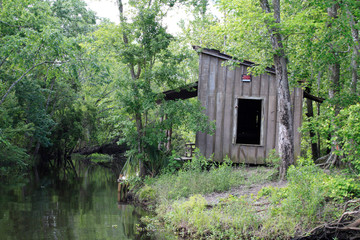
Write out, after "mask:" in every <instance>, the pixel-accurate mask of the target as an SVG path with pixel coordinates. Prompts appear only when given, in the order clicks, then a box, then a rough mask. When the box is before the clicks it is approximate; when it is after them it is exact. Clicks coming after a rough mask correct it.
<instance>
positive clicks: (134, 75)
mask: <svg viewBox="0 0 360 240" xmlns="http://www.w3.org/2000/svg"><path fill="white" fill-rule="evenodd" d="M117 3H118V7H119V14H120V25H121V26H122V28H123V39H122V40H123V42H124V44H125V46H126V45H128V44H129V40H128V37H127V35H126V28H125V25H126V18H125V16H124V5H123V2H122V0H117ZM128 67H129V70H130V73H131V78H132V80H133V81H134V89H136V88H137V85H136V81H137V80H138V78H139V76H140V74H141V67H140V65H138V68H137V73H135V67H134V65H133V64H129V65H128ZM135 99H137V97H136V96H135ZM135 121H136V130H137V134H138V136H137V142H138V153H139V155H140V156H142V153H144V146H143V142H142V138H143V134H144V133H143V128H144V126H143V122H142V116H141V113H140V112H137V113H135ZM145 174H146V171H145V165H144V159H143V157H142V159H139V175H140V176H141V177H143V176H145Z"/></svg>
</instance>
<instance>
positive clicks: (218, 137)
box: [214, 60, 227, 161]
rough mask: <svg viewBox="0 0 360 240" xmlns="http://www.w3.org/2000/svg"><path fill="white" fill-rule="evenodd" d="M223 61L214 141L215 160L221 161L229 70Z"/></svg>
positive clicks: (219, 81) (220, 63)
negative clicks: (226, 79) (227, 72)
mask: <svg viewBox="0 0 360 240" xmlns="http://www.w3.org/2000/svg"><path fill="white" fill-rule="evenodd" d="M222 62H223V61H222V60H221V61H219V64H218V70H217V71H218V79H217V95H216V132H215V141H214V144H215V145H214V159H215V160H218V161H221V160H222V159H223V158H224V157H223V144H222V141H223V140H222V137H223V130H224V129H223V128H224V124H223V122H224V104H225V99H224V96H225V84H226V81H225V77H226V71H227V68H226V67H223V66H222Z"/></svg>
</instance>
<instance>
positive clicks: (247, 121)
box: [236, 98, 262, 145]
mask: <svg viewBox="0 0 360 240" xmlns="http://www.w3.org/2000/svg"><path fill="white" fill-rule="evenodd" d="M261 105H262V100H261V99H242V98H239V99H238V104H237V107H238V108H237V109H238V114H237V131H236V143H239V144H256V145H260V143H261V122H262V121H261V117H262V116H261Z"/></svg>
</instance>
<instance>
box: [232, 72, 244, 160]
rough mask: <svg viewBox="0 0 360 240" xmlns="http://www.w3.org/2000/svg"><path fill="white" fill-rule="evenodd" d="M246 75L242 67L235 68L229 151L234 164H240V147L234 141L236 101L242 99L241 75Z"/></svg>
mask: <svg viewBox="0 0 360 240" xmlns="http://www.w3.org/2000/svg"><path fill="white" fill-rule="evenodd" d="M245 73H246V67H244V66H240V67H237V68H236V76H235V83H234V84H235V85H234V95H233V99H234V105H233V106H234V115H233V122H232V123H233V124H232V129H233V144H232V145H231V146H232V149H231V156H232V158H234V159H235V161H236V162H241V160H240V149H241V145H240V144H236V142H235V140H236V132H237V114H235V113H237V112H238V108H237V106H236V105H237V99H238V98H240V97H243V91H242V90H243V84H244V83H243V82H242V81H241V76H242V74H245Z"/></svg>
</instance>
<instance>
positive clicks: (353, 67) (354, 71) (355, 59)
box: [351, 47, 360, 95]
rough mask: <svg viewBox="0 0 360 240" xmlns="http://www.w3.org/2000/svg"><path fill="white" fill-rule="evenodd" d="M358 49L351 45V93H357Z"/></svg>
mask: <svg viewBox="0 0 360 240" xmlns="http://www.w3.org/2000/svg"><path fill="white" fill-rule="evenodd" d="M359 56H360V55H359V51H358V50H357V49H356V47H353V54H352V57H351V93H352V94H355V95H356V94H357V82H358V73H357V69H358V59H359Z"/></svg>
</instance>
